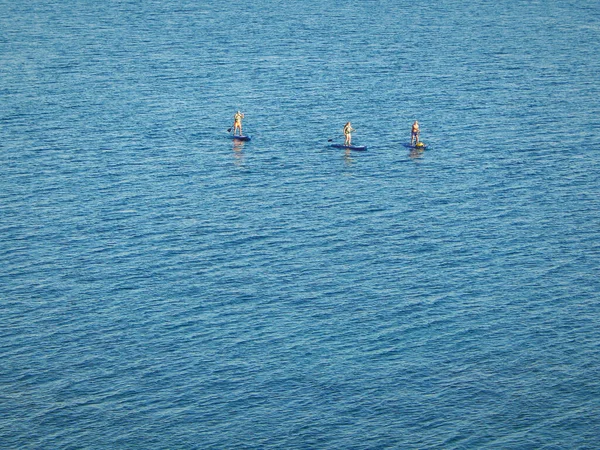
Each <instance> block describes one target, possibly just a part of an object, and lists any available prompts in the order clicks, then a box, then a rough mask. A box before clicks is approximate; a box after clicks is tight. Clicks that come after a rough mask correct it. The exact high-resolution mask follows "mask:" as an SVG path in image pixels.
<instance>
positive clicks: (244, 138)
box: [229, 134, 252, 141]
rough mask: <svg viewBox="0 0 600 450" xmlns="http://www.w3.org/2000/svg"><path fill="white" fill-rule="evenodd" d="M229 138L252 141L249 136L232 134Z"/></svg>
mask: <svg viewBox="0 0 600 450" xmlns="http://www.w3.org/2000/svg"><path fill="white" fill-rule="evenodd" d="M229 137H230V138H231V139H235V140H237V141H249V140H250V139H252V138H251V137H250V136H244V135H242V134H232V135H230V136H229Z"/></svg>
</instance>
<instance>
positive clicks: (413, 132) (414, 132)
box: [410, 120, 421, 145]
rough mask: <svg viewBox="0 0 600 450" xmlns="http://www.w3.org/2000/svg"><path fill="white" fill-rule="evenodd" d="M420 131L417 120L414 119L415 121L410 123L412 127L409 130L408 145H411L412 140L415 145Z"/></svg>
mask: <svg viewBox="0 0 600 450" xmlns="http://www.w3.org/2000/svg"><path fill="white" fill-rule="evenodd" d="M420 133H421V131H420V130H419V122H417V121H416V120H415V123H413V124H412V129H411V131H410V145H413V141H414V142H415V145H417V144H418V143H419V134H420Z"/></svg>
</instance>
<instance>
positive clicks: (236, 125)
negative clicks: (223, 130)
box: [233, 110, 244, 136]
mask: <svg viewBox="0 0 600 450" xmlns="http://www.w3.org/2000/svg"><path fill="white" fill-rule="evenodd" d="M243 118H244V114H242V113H241V112H240V111H239V110H238V112H236V113H235V115H234V116H233V134H235V131H236V130H240V132H239V133H238V135H240V136H241V135H242V119H243Z"/></svg>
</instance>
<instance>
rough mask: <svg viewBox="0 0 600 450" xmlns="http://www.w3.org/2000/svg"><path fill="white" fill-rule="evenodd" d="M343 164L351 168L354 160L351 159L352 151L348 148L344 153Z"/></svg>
mask: <svg viewBox="0 0 600 450" xmlns="http://www.w3.org/2000/svg"><path fill="white" fill-rule="evenodd" d="M344 163H345V164H346V165H347V166H351V165H352V164H353V163H354V159H353V158H352V151H351V150H350V149H349V148H347V149H346V150H345V151H344Z"/></svg>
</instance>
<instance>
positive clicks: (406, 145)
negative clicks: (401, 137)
mask: <svg viewBox="0 0 600 450" xmlns="http://www.w3.org/2000/svg"><path fill="white" fill-rule="evenodd" d="M404 146H405V147H406V148H413V149H416V150H425V149H426V148H427V145H426V144H423V143H422V142H419V143H418V144H416V145H413V144H404Z"/></svg>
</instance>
